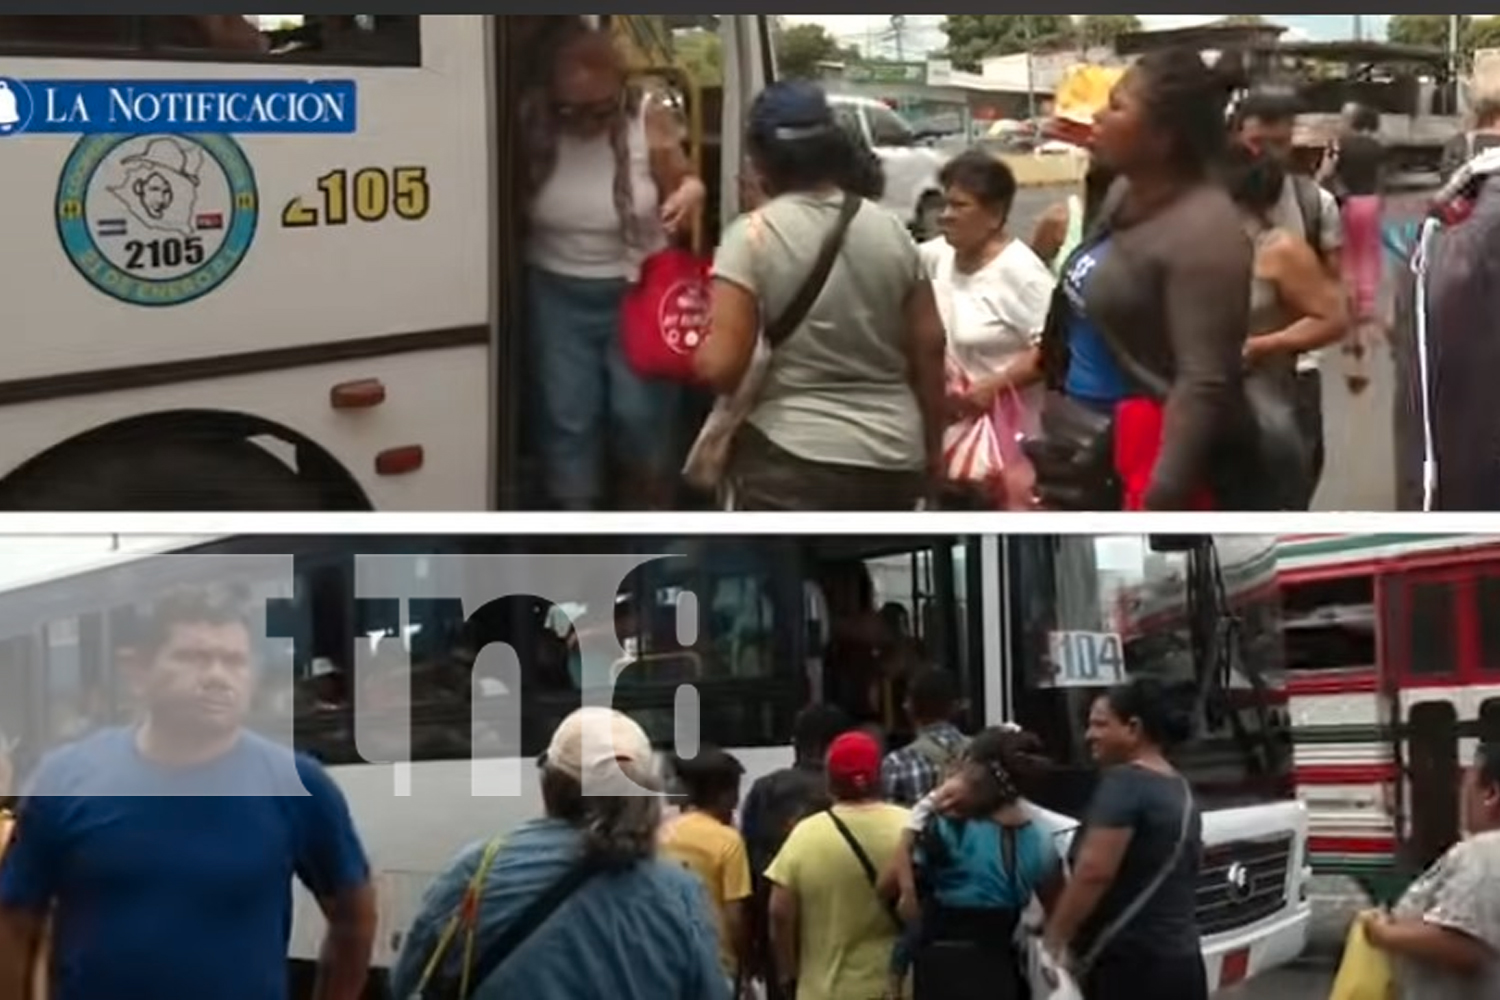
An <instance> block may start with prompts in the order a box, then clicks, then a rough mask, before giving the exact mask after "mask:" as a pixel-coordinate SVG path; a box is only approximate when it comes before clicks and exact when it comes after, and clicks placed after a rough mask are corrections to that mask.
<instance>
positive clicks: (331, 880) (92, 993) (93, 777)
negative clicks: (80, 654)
mask: <svg viewBox="0 0 1500 1000" xmlns="http://www.w3.org/2000/svg"><path fill="white" fill-rule="evenodd" d="M141 638H142V642H141V643H140V644H139V646H138V647H137V652H138V654H139V657H140V658H139V662H137V663H136V664H135V670H136V673H137V675H138V676H137V677H136V678H135V679H136V680H137V681H138V684H139V691H140V693H141V697H142V703H143V707H144V709H145V713H146V714H145V720H144V721H143V722H142V723H141V724H140V725H139V726H137V727H133V728H130V729H112V730H105V731H102V732H99V733H96V734H94V735H91V736H89V737H87V738H85V739H83V740H81V741H79V742H77V743H74V744H71V745H68V746H65V747H63V748H61V749H59V750H57V751H56V752H54V753H52V754H50V755H48V756H47V757H46V758H45V759H44V760H43V761H42V764H41V766H40V767H39V768H38V770H37V773H36V775H35V776H34V778H33V779H32V782H31V784H30V787H29V788H28V789H27V792H26V795H25V797H24V799H23V801H22V804H21V808H20V810H19V813H18V818H17V822H16V828H15V836H14V840H13V842H12V845H11V847H10V849H9V850H8V851H7V852H6V854H5V856H4V859H3V862H0V997H4V998H11V997H17V998H20V997H27V996H30V995H31V993H30V986H31V984H30V983H29V982H28V980H29V978H30V976H31V970H32V969H33V968H34V966H35V964H36V963H35V960H36V957H37V954H38V951H39V950H40V948H41V947H42V939H43V932H44V930H45V929H46V928H45V924H46V923H47V921H48V920H49V919H50V920H51V933H50V938H51V961H50V965H51V969H50V974H49V980H50V987H51V990H52V997H53V1000H100V998H103V997H107V998H109V1000H165V998H176V997H192V998H194V1000H285V998H286V996H287V970H286V955H287V946H288V939H289V937H290V934H291V925H292V891H291V889H292V885H291V883H292V879H293V878H296V879H299V880H300V881H301V882H302V883H303V884H304V885H306V886H307V887H308V889H309V890H310V891H311V892H312V894H313V895H314V896H315V897H316V898H317V900H318V902H319V904H320V906H321V907H322V910H323V913H324V915H325V916H326V918H327V920H328V925H329V930H328V937H327V941H326V944H325V947H324V948H323V951H322V956H323V967H322V968H321V970H320V978H321V980H322V982H321V987H322V991H321V992H320V994H319V995H320V997H321V998H326V1000H356V998H357V997H359V996H360V994H361V993H362V992H363V990H364V986H365V980H366V978H367V975H368V969H369V959H370V950H371V947H372V944H373V941H374V932H375V904H374V894H373V891H372V889H371V886H370V876H369V866H368V864H367V862H366V859H365V854H364V850H363V848H362V847H361V845H360V842H359V838H358V836H357V834H356V833H355V830H354V824H353V820H352V818H351V817H350V814H349V809H348V805H347V803H346V802H345V800H344V797H343V795H342V794H341V793H340V791H339V790H338V788H337V787H336V786H335V785H334V784H333V782H332V780H331V779H330V778H329V777H328V775H327V773H326V772H324V770H323V769H322V768H321V767H320V766H319V765H318V764H317V763H316V762H314V761H312V760H311V759H309V758H306V757H303V756H301V755H297V754H294V753H293V752H292V751H290V750H288V749H286V748H283V747H281V746H278V745H276V744H274V743H271V742H269V741H267V740H264V739H262V738H260V737H258V736H256V735H254V734H252V733H250V732H247V731H245V729H244V728H243V723H244V720H245V717H246V714H247V712H248V709H249V705H250V701H251V696H252V693H253V690H254V687H255V679H256V678H255V673H256V664H255V662H254V657H253V654H252V643H251V636H250V629H249V627H248V625H247V623H246V620H245V618H243V617H242V616H241V615H240V614H239V612H238V609H237V608H235V607H234V606H232V605H230V604H227V603H223V602H220V601H217V600H216V599H215V598H214V597H213V596H211V595H208V594H205V593H202V592H192V593H187V594H182V595H172V596H169V597H168V598H166V599H165V600H163V601H162V602H161V603H160V604H159V605H158V606H157V608H156V613H155V615H154V616H153V617H152V619H151V620H150V622H149V623H148V625H147V628H146V629H145V631H144V634H143V635H142V637H141Z"/></svg>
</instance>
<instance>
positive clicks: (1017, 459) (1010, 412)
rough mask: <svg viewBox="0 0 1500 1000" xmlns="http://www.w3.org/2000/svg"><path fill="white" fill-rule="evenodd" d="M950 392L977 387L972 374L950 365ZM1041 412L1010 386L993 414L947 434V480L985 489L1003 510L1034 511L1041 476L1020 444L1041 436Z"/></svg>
mask: <svg viewBox="0 0 1500 1000" xmlns="http://www.w3.org/2000/svg"><path fill="white" fill-rule="evenodd" d="M948 385H949V392H951V393H953V394H955V395H961V394H963V393H966V392H968V391H970V390H971V389H972V388H973V385H974V382H973V379H971V378H970V377H969V376H968V374H967V373H965V372H964V371H963V370H962V369H960V368H959V367H958V366H957V365H955V364H953V363H952V361H951V359H950V361H949V365H948ZM1035 410H1036V408H1035V407H1033V406H1030V405H1028V402H1027V400H1026V399H1025V397H1023V396H1022V394H1021V393H1020V392H1018V391H1017V390H1016V389H1014V388H1011V387H1007V388H1006V389H1005V390H1004V391H1003V392H1001V393H1000V394H999V395H998V396H997V397H996V399H995V405H994V407H993V408H992V409H991V410H990V412H989V413H987V414H984V415H981V416H977V417H973V418H970V419H968V420H963V421H959V422H957V423H954V424H952V425H950V426H949V427H948V429H947V430H946V431H945V432H944V435H943V463H944V468H945V469H946V471H947V476H948V480H949V481H950V482H954V483H960V484H964V485H977V486H982V487H983V488H984V490H985V492H987V493H988V494H989V495H990V496H991V497H992V498H993V499H994V501H995V504H996V506H997V507H998V508H999V509H1001V510H1031V509H1032V508H1033V506H1034V505H1033V502H1032V495H1033V490H1034V487H1035V485H1036V475H1035V472H1034V470H1033V469H1032V467H1031V462H1030V460H1028V459H1027V457H1026V454H1025V452H1024V450H1023V449H1022V447H1021V442H1022V441H1023V440H1025V438H1026V437H1028V436H1032V435H1034V434H1035V433H1036V427H1035V425H1036V423H1037V419H1036V412H1035Z"/></svg>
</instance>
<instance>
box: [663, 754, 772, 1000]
mask: <svg viewBox="0 0 1500 1000" xmlns="http://www.w3.org/2000/svg"><path fill="white" fill-rule="evenodd" d="M673 770H674V771H675V772H676V775H677V780H678V782H679V784H680V785H681V787H682V791H683V792H684V793H685V796H686V800H685V802H684V804H683V808H682V812H681V814H680V815H678V816H677V817H676V818H675V819H672V820H670V821H668V822H667V823H666V824H665V825H664V826H663V827H662V833H661V845H660V846H661V854H662V857H663V858H666V859H668V860H672V861H676V862H678V863H679V864H681V865H682V866H683V867H684V868H686V869H688V870H689V871H691V872H692V873H693V874H694V875H696V876H698V880H699V881H700V882H702V883H703V886H704V888H705V889H707V890H708V898H709V900H710V902H712V903H713V907H714V913H715V916H716V917H717V918H718V925H719V926H718V931H719V954H720V956H721V959H722V961H723V963H724V974H725V976H727V977H728V978H729V980H730V981H731V982H732V983H734V984H735V988H736V990H737V992H738V993H739V994H740V995H745V988H746V987H747V986H748V983H747V982H746V981H745V976H744V970H745V969H746V968H747V965H748V961H749V958H750V934H749V930H750V919H749V918H750V915H749V912H748V911H749V905H750V900H751V895H752V887H751V881H750V857H749V854H748V853H747V852H746V850H745V838H744V837H742V836H741V835H740V831H739V830H737V829H735V827H734V812H735V810H736V809H737V808H739V804H740V781H741V779H742V778H743V777H744V775H745V768H744V766H743V765H742V764H740V762H739V761H738V760H737V759H735V757H734V756H733V755H732V754H729V753H726V752H725V751H723V750H720V749H718V748H716V747H709V746H700V747H699V748H698V755H697V756H696V757H693V758H691V759H683V758H677V759H676V760H675V761H674V762H673Z"/></svg>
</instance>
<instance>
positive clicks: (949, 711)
mask: <svg viewBox="0 0 1500 1000" xmlns="http://www.w3.org/2000/svg"><path fill="white" fill-rule="evenodd" d="M958 701H959V697H958V682H957V680H956V679H955V678H954V677H953V675H952V674H950V673H948V672H947V671H946V670H924V671H923V672H921V673H920V674H918V675H917V676H916V677H915V678H913V679H912V682H911V685H910V686H909V687H908V688H907V689H906V714H907V716H908V717H909V718H910V719H911V723H912V726H913V728H914V729H915V730H916V738H915V739H913V740H912V741H911V742H910V743H908V744H907V745H906V746H904V747H902V748H901V749H900V750H896V751H893V752H892V753H890V754H887V755H886V758H885V762H884V763H883V764H882V765H881V768H880V783H881V786H882V788H883V790H884V792H885V799H886V801H887V802H893V803H895V804H897V805H902V806H906V807H908V808H910V807H911V806H914V805H916V804H917V803H918V802H920V801H921V800H922V799H923V798H925V797H926V796H927V793H928V792H931V791H932V790H933V789H934V788H936V787H937V786H938V785H939V784H941V783H942V779H943V775H944V773H945V772H946V771H947V770H948V766H949V765H950V764H952V763H953V762H954V761H956V760H957V759H958V757H959V755H960V754H962V753H963V751H964V748H965V747H966V746H968V743H969V740H968V737H966V736H964V734H963V733H961V732H959V730H958V727H957V726H955V725H954V724H953V716H954V713H955V711H956V710H957V708H958Z"/></svg>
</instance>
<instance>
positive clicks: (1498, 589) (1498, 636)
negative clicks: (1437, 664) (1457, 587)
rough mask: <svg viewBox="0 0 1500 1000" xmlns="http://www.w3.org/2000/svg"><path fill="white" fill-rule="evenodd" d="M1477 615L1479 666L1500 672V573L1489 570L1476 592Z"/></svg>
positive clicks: (1485, 670) (1486, 669) (1480, 579)
mask: <svg viewBox="0 0 1500 1000" xmlns="http://www.w3.org/2000/svg"><path fill="white" fill-rule="evenodd" d="M1474 602H1475V605H1476V607H1475V611H1476V612H1477V613H1476V614H1475V617H1476V618H1478V619H1479V668H1480V669H1481V670H1482V671H1484V672H1485V673H1488V674H1494V673H1500V573H1497V572H1496V571H1495V570H1489V571H1487V572H1486V573H1485V574H1484V575H1483V576H1481V577H1480V578H1479V580H1478V581H1477V583H1476V585H1475V593H1474Z"/></svg>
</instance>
